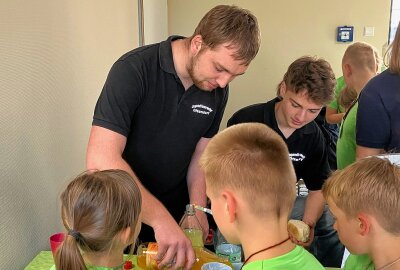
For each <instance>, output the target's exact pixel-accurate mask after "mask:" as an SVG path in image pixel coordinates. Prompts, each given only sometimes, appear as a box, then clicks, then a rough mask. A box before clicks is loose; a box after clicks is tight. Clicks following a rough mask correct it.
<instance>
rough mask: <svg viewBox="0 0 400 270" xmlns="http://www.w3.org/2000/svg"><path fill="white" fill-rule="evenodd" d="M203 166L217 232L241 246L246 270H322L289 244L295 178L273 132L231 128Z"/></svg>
mask: <svg viewBox="0 0 400 270" xmlns="http://www.w3.org/2000/svg"><path fill="white" fill-rule="evenodd" d="M200 167H201V169H202V171H203V172H204V174H205V179H206V193H207V196H208V197H209V198H210V200H211V209H212V211H213V216H214V219H215V222H216V223H217V225H218V228H219V229H220V231H221V232H222V234H223V235H224V237H225V238H226V239H227V240H228V241H229V242H230V243H234V244H239V243H240V244H242V248H243V252H244V256H245V262H244V265H243V267H242V269H243V270H251V269H296V270H302V269H304V270H306V269H307V270H309V269H313V270H318V269H323V267H322V265H321V264H320V263H319V262H318V261H317V259H316V258H314V257H313V255H311V254H310V253H309V252H308V251H307V250H305V249H304V248H303V247H301V246H297V245H295V244H294V243H292V242H291V241H290V238H289V234H288V228H287V223H288V218H289V215H290V212H291V210H292V208H293V204H294V201H295V199H296V191H295V184H296V175H295V172H294V168H293V165H292V162H291V160H290V158H289V152H288V149H287V146H286V144H285V142H284V141H283V139H282V138H281V137H280V136H279V135H278V134H277V133H276V132H275V131H273V130H272V129H271V128H269V127H267V126H266V125H264V124H260V123H244V124H237V125H234V126H232V127H229V128H227V129H225V130H224V131H222V132H220V133H218V134H217V135H216V136H214V137H213V138H212V139H211V140H210V142H209V144H208V145H207V147H206V149H205V151H204V153H203V155H202V156H201V158H200Z"/></svg>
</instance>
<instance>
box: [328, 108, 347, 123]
mask: <svg viewBox="0 0 400 270" xmlns="http://www.w3.org/2000/svg"><path fill="white" fill-rule="evenodd" d="M344 114H345V113H340V112H338V110H337V109H334V108H331V107H326V115H325V119H326V122H328V123H329V124H339V123H340V122H342V119H343V116H344Z"/></svg>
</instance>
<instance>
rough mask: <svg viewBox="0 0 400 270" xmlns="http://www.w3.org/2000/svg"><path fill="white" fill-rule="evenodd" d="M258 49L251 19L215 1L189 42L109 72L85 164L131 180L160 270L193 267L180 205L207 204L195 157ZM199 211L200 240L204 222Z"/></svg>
mask: <svg viewBox="0 0 400 270" xmlns="http://www.w3.org/2000/svg"><path fill="white" fill-rule="evenodd" d="M259 45H260V34H259V29H258V24H257V20H256V18H255V17H254V15H252V14H251V13H250V12H249V11H248V10H244V9H241V8H239V7H235V6H227V5H220V6H216V7H215V8H213V9H211V10H210V11H209V12H208V13H207V14H206V15H205V16H204V17H203V19H202V20H201V21H200V23H199V25H198V26H197V28H196V30H195V32H194V34H193V35H192V36H191V37H189V38H184V37H179V36H172V37H170V38H168V39H167V40H166V41H163V42H161V43H158V44H153V45H148V46H144V47H141V48H138V49H135V50H133V51H131V52H128V53H126V54H125V55H123V56H122V57H121V58H120V59H119V60H118V61H117V62H116V63H115V64H114V65H113V67H112V68H111V71H110V73H109V75H108V78H107V81H106V83H105V85H104V88H103V91H102V93H101V95H100V97H99V99H98V101H97V104H96V108H95V112H94V117H93V126H92V129H91V134H90V139H89V145H88V150H87V168H88V169H100V170H102V169H108V168H120V169H123V170H126V171H127V172H129V173H130V174H131V175H133V176H134V177H135V179H137V181H138V183H139V186H140V188H141V192H142V198H143V203H142V206H143V207H142V220H143V223H145V224H147V225H149V226H151V227H152V228H150V227H147V226H143V228H142V232H141V234H140V235H139V239H140V240H141V241H143V242H147V241H154V237H155V240H156V241H157V243H158V245H159V251H158V256H159V259H160V265H159V267H162V266H164V265H169V266H170V267H171V268H172V269H177V268H179V267H184V268H185V269H189V268H190V267H191V265H192V264H193V262H194V259H195V256H194V252H193V249H192V248H191V243H190V241H189V239H188V238H187V237H186V236H185V235H184V233H183V232H182V230H181V228H180V227H179V226H178V224H177V221H179V219H180V218H181V217H182V215H183V214H184V210H185V205H186V204H188V203H194V204H198V205H202V206H205V204H206V194H205V182H204V177H203V175H202V173H201V172H200V170H199V169H198V164H197V160H198V158H199V156H200V155H201V153H202V152H203V149H204V148H205V146H206V145H207V143H208V141H209V139H210V138H211V137H212V136H213V135H214V134H215V133H217V131H218V128H219V124H220V121H221V119H222V115H223V112H224V109H225V105H226V102H227V98H228V83H229V82H230V81H232V80H233V79H234V78H235V77H236V76H239V75H242V74H244V73H245V71H246V70H247V68H248V65H249V64H250V62H251V61H252V59H253V58H254V57H255V56H256V54H257V52H258V49H259ZM197 215H198V218H199V220H200V222H201V225H202V227H203V230H204V236H207V233H208V222H207V218H206V216H205V214H204V213H197ZM153 230H154V232H153ZM172 262H173V263H174V264H173V265H172V266H171V263H172Z"/></svg>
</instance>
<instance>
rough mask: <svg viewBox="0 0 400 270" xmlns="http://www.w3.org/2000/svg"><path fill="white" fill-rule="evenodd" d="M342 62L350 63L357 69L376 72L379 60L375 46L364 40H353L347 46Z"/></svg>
mask: <svg viewBox="0 0 400 270" xmlns="http://www.w3.org/2000/svg"><path fill="white" fill-rule="evenodd" d="M342 62H343V63H350V64H351V65H352V66H353V67H355V68H357V69H368V70H369V71H371V72H376V71H377V70H378V68H379V66H380V62H381V61H380V57H379V53H378V51H377V49H376V48H375V47H373V46H372V45H370V44H368V43H365V42H355V43H353V44H351V45H349V46H348V47H347V49H346V51H345V52H344V55H343V61H342Z"/></svg>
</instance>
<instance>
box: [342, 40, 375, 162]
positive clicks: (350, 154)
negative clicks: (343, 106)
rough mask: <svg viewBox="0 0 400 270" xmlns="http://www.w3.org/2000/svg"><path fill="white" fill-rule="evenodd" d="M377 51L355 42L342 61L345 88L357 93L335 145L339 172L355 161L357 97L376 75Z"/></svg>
mask: <svg viewBox="0 0 400 270" xmlns="http://www.w3.org/2000/svg"><path fill="white" fill-rule="evenodd" d="M377 55H378V52H377V50H376V49H375V48H374V47H372V46H371V45H369V44H368V43H365V42H356V43H354V44H351V45H350V46H349V47H347V49H346V51H345V53H344V55H343V59H342V71H343V78H344V81H345V82H346V86H347V88H350V89H353V90H355V91H356V92H357V99H356V100H355V101H354V102H353V103H352V105H351V106H350V108H349V109H348V110H347V111H346V113H345V114H344V116H343V119H342V124H341V125H340V131H339V138H338V141H337V144H336V160H337V168H338V169H339V170H341V169H344V168H346V167H347V166H348V165H350V164H351V163H353V162H354V161H355V160H356V146H357V145H356V117H357V110H358V95H359V94H360V93H361V90H362V89H363V88H364V86H365V85H366V84H367V82H368V81H369V80H370V79H371V78H373V77H375V76H376V74H378V69H379V59H378V56H377Z"/></svg>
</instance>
